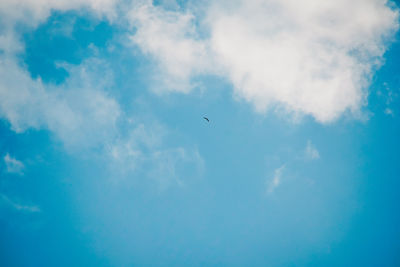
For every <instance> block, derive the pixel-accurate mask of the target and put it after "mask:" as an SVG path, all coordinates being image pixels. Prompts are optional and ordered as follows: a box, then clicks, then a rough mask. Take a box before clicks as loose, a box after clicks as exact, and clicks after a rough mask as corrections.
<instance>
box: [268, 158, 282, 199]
mask: <svg viewBox="0 0 400 267" xmlns="http://www.w3.org/2000/svg"><path fill="white" fill-rule="evenodd" d="M284 169H285V165H282V166H281V167H279V168H277V169H275V171H274V176H273V177H272V179H270V180H269V181H268V185H267V193H268V194H272V193H273V192H274V191H275V189H276V188H277V187H278V186H279V185H280V184H281V180H282V173H283V170H284Z"/></svg>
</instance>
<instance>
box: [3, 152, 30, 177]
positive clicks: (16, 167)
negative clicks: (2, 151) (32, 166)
mask: <svg viewBox="0 0 400 267" xmlns="http://www.w3.org/2000/svg"><path fill="white" fill-rule="evenodd" d="M3 159H4V163H5V164H6V168H7V172H9V173H16V174H19V175H22V174H23V170H24V168H25V165H24V164H23V163H22V162H21V161H19V160H17V159H15V158H13V157H11V156H10V154H8V153H7V154H6V155H5V156H4V158H3Z"/></svg>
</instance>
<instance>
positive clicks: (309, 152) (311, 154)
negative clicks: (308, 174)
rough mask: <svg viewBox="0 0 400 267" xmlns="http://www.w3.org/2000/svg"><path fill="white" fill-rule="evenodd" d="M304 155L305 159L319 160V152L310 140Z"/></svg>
mask: <svg viewBox="0 0 400 267" xmlns="http://www.w3.org/2000/svg"><path fill="white" fill-rule="evenodd" d="M304 154H305V157H306V159H308V160H315V159H319V151H318V150H317V148H316V147H315V146H314V144H313V143H312V142H311V141H310V140H308V141H307V146H306V149H305V151H304Z"/></svg>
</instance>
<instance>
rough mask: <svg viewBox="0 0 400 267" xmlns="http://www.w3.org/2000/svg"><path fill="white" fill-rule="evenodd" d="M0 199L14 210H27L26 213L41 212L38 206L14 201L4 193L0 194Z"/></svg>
mask: <svg viewBox="0 0 400 267" xmlns="http://www.w3.org/2000/svg"><path fill="white" fill-rule="evenodd" d="M0 201H1V202H3V204H6V205H7V206H8V207H9V208H12V209H14V210H16V211H20V212H27V213H37V212H41V210H40V208H39V206H35V205H22V204H20V203H17V202H15V201H13V200H11V199H10V198H9V197H7V196H6V195H4V194H0Z"/></svg>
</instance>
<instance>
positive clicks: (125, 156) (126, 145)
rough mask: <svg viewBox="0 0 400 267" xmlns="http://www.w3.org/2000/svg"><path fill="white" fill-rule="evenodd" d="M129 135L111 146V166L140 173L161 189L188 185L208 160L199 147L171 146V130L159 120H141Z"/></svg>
mask: <svg viewBox="0 0 400 267" xmlns="http://www.w3.org/2000/svg"><path fill="white" fill-rule="evenodd" d="M131 127H132V129H131V130H129V131H128V132H129V133H128V135H127V136H126V137H122V138H120V139H119V140H118V141H116V142H114V143H113V144H112V145H111V146H109V148H108V151H109V156H110V164H111V165H110V166H111V167H112V168H113V169H114V170H115V171H116V173H117V174H118V175H120V176H126V175H130V174H133V173H140V174H143V175H144V176H146V177H148V178H149V179H151V180H153V181H155V182H156V183H157V186H158V188H159V189H160V190H165V189H167V188H168V187H169V186H172V185H177V186H184V185H185V184H186V182H187V181H189V180H190V179H189V178H193V177H200V176H201V175H202V172H203V170H204V165H205V164H204V159H203V158H202V157H201V155H200V153H199V152H198V150H197V149H196V148H194V149H190V148H187V147H182V146H168V145H166V143H168V142H166V141H165V139H166V138H168V135H169V133H168V130H167V128H166V127H164V126H162V125H161V124H159V123H155V122H154V123H150V124H149V123H147V124H144V123H138V124H136V125H132V126H131Z"/></svg>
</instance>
